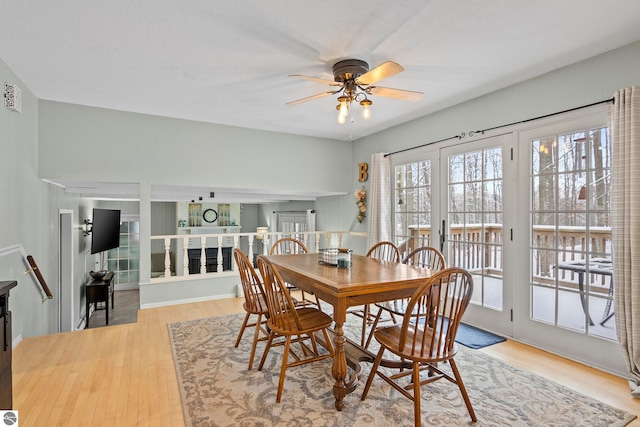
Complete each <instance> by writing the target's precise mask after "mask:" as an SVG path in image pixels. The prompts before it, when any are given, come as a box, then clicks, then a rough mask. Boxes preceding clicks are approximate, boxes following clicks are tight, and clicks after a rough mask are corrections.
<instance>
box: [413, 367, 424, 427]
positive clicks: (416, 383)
mask: <svg viewBox="0 0 640 427" xmlns="http://www.w3.org/2000/svg"><path fill="white" fill-rule="evenodd" d="M412 381H413V423H414V425H415V427H420V425H421V424H422V417H421V416H420V364H419V363H418V362H413V378H412Z"/></svg>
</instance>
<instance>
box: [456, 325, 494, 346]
mask: <svg viewBox="0 0 640 427" xmlns="http://www.w3.org/2000/svg"><path fill="white" fill-rule="evenodd" d="M503 341H506V338H504V337H501V336H500V335H496V334H492V333H491V332H487V331H485V330H483V329H480V328H476V327H475V326H471V325H467V324H464V323H460V326H458V333H457V334H456V342H457V343H458V344H462V345H463V346H465V347H469V348H475V349H478V348H482V347H487V346H490V345H493V344H497V343H499V342H503Z"/></svg>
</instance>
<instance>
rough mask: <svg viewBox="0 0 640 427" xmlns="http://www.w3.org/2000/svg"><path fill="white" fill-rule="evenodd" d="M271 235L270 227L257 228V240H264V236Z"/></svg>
mask: <svg viewBox="0 0 640 427" xmlns="http://www.w3.org/2000/svg"><path fill="white" fill-rule="evenodd" d="M267 234H269V227H258V228H256V239H258V240H262V239H264V236H266V235H267Z"/></svg>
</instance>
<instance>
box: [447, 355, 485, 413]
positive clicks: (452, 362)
mask: <svg viewBox="0 0 640 427" xmlns="http://www.w3.org/2000/svg"><path fill="white" fill-rule="evenodd" d="M449 365H450V366H451V370H452V371H453V375H454V376H455V377H456V382H457V383H458V387H459V388H460V393H461V394H462V398H463V399H464V404H465V405H467V410H468V411H469V415H470V416H471V420H472V421H473V422H476V421H478V419H477V418H476V413H475V412H474V410H473V406H471V400H469V395H468V394H467V389H466V388H465V386H464V383H463V382H462V377H461V376H460V372H459V371H458V366H457V365H456V362H455V360H453V359H450V360H449Z"/></svg>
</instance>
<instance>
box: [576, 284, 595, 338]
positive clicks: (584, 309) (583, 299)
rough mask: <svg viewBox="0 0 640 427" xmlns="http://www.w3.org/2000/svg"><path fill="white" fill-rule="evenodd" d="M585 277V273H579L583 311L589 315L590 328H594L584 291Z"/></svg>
mask: <svg viewBox="0 0 640 427" xmlns="http://www.w3.org/2000/svg"><path fill="white" fill-rule="evenodd" d="M584 276H585V273H578V288H579V289H580V303H581V304H582V311H583V312H584V314H586V315H587V319H588V320H589V326H593V325H594V323H593V320H591V314H589V311H588V310H587V296H586V294H585V289H584Z"/></svg>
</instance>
